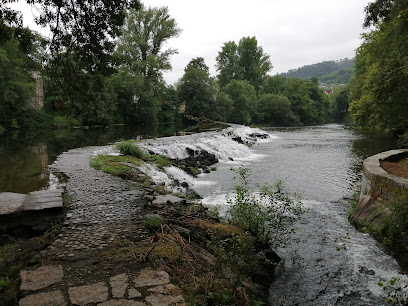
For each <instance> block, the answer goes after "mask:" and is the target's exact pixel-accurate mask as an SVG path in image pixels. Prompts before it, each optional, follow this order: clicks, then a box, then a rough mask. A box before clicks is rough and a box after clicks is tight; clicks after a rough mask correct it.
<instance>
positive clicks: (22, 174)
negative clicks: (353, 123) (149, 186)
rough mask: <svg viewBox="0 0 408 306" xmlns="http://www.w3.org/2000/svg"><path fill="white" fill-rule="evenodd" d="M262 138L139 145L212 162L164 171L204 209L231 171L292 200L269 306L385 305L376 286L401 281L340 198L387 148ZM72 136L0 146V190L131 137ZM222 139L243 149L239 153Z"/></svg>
mask: <svg viewBox="0 0 408 306" xmlns="http://www.w3.org/2000/svg"><path fill="white" fill-rule="evenodd" d="M264 131H266V132H267V133H268V134H269V135H270V138H269V139H255V138H254V135H251V134H254V133H263V131H261V130H256V129H250V128H246V127H232V128H229V129H227V130H224V131H222V132H219V131H218V132H206V133H200V134H195V135H190V136H184V137H167V138H161V139H156V140H146V141H144V142H143V146H144V147H145V148H146V149H149V150H152V151H154V152H156V153H159V154H166V155H168V156H170V157H172V158H185V157H187V156H188V154H187V152H186V150H185V149H186V148H187V147H189V148H191V149H194V150H206V151H208V152H210V153H213V154H215V155H216V156H217V158H218V159H219V163H217V164H216V165H215V167H216V170H215V169H213V171H212V172H211V173H209V174H201V175H200V176H199V178H197V179H193V178H192V177H190V176H188V175H186V174H185V173H184V172H182V171H181V170H180V169H178V168H175V167H169V168H167V169H166V170H167V173H168V174H169V176H171V177H172V178H176V179H177V180H179V181H180V182H186V183H188V185H189V186H190V187H192V188H194V189H195V190H196V191H197V192H198V193H199V194H200V195H201V196H202V197H203V200H202V201H203V203H204V204H206V205H208V206H211V207H214V206H217V205H219V208H220V211H221V213H225V212H226V211H227V208H228V207H227V205H226V195H227V194H228V193H231V192H233V188H234V181H233V179H232V178H233V177H234V172H233V171H231V170H230V169H231V167H235V168H237V167H239V166H244V167H247V168H249V169H250V170H251V173H252V176H251V180H252V183H253V186H255V185H256V184H261V185H262V184H264V183H268V184H273V183H274V182H275V181H276V180H277V179H281V180H283V181H284V182H285V185H286V187H287V188H288V189H289V190H290V191H291V192H296V193H298V194H299V195H300V196H301V197H302V199H303V205H304V206H305V208H307V212H306V213H305V214H304V215H302V218H301V220H300V221H299V223H298V224H297V225H296V227H297V228H298V231H297V233H296V237H295V238H296V240H297V241H298V242H297V243H292V244H291V246H290V247H287V248H282V249H278V250H277V252H278V254H279V255H280V256H281V257H282V258H283V259H284V264H283V265H282V266H281V267H279V269H278V276H277V279H276V280H275V282H274V283H273V284H272V285H271V288H270V304H271V305H385V304H386V302H385V300H386V294H385V293H384V291H383V290H382V289H381V288H380V287H379V286H378V285H377V284H378V283H379V282H384V283H385V282H387V281H388V280H390V279H391V277H396V276H398V277H400V278H401V279H402V281H406V278H405V276H401V275H398V271H399V267H398V265H397V263H396V262H395V260H394V259H393V258H392V257H390V256H388V255H387V254H385V253H384V252H383V250H382V249H381V248H380V247H379V246H377V244H376V242H375V241H374V240H373V239H372V238H371V237H370V236H368V235H367V234H364V233H361V232H358V231H356V230H355V229H354V228H353V227H352V226H351V225H350V224H349V223H348V220H347V217H348V211H349V204H348V202H347V201H346V200H345V198H350V197H352V196H353V194H354V193H355V192H356V191H357V190H358V185H359V184H360V180H361V164H362V161H363V159H364V158H366V157H368V156H370V155H374V154H376V153H378V152H382V151H386V150H389V149H393V148H395V143H393V142H392V141H391V140H389V139H387V138H381V137H376V136H373V135H363V134H359V133H356V132H353V131H350V130H346V129H344V128H343V126H341V125H325V126H318V127H303V128H282V129H264ZM76 133H79V132H76ZM80 133H81V135H79V137H76V136H75V135H73V134H74V133H72V131H71V132H70V133H69V134H68V135H65V136H59V137H58V134H57V135H53V136H52V137H50V139H51V140H47V141H40V142H38V141H37V142H34V141H33V138H29V137H28V139H26V140H24V141H22V140H13V139H9V138H7V139H6V141H4V138H3V139H0V191H14V192H28V191H32V190H35V189H38V188H42V187H44V184H45V185H46V183H45V181H47V180H48V172H47V170H46V165H47V164H49V163H51V162H52V161H53V160H54V159H55V158H56V156H57V155H58V154H60V153H61V152H63V151H65V150H67V149H70V148H74V147H78V146H84V145H98V144H100V145H102V144H107V143H109V142H113V141H117V140H119V139H120V138H122V139H125V138H130V137H135V135H139V134H140V133H137V132H133V133H123V131H122V132H114V131H113V130H112V131H103V132H102V131H100V132H92V131H90V132H89V133H88V134H87V133H86V132H83V131H82V132H80ZM163 134H164V135H166V133H162V134H160V135H163ZM172 134H173V132H169V133H167V135H172ZM150 135H151V133H150ZM232 137H235V138H237V137H240V138H241V139H243V140H247V141H249V142H250V143H253V145H252V146H251V147H248V146H245V145H243V144H240V143H238V142H236V141H233V140H232ZM81 140H82V141H81ZM108 151H109V149H108ZM100 153H102V151H101V152H100ZM145 170H146V171H148V172H149V174H150V175H151V176H152V178H153V179H156V180H158V181H164V182H165V183H167V184H169V185H170V184H171V182H170V180H169V179H168V177H167V176H166V175H164V174H163V172H159V171H155V170H154V169H152V168H151V167H149V166H146V168H145ZM39 181H40V182H39ZM33 182H34V183H33ZM38 186H40V187H38ZM41 186H42V187H41ZM177 188H181V187H177ZM177 188H176V189H177ZM175 191H177V190H175Z"/></svg>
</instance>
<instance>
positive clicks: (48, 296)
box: [19, 290, 67, 306]
mask: <svg viewBox="0 0 408 306" xmlns="http://www.w3.org/2000/svg"><path fill="white" fill-rule="evenodd" d="M38 305H41V306H65V305H67V302H66V301H65V299H64V296H63V295H62V293H61V291H59V290H57V291H50V292H41V293H36V294H31V295H27V296H26V297H24V298H22V299H21V300H20V302H19V306H38Z"/></svg>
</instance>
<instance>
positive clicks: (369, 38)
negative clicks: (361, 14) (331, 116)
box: [350, 0, 408, 133]
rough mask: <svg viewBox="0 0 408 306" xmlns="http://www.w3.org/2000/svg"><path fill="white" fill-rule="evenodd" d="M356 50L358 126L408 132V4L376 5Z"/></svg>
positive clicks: (399, 1)
mask: <svg viewBox="0 0 408 306" xmlns="http://www.w3.org/2000/svg"><path fill="white" fill-rule="evenodd" d="M365 25H366V26H375V28H374V29H373V30H372V31H371V32H369V33H367V34H363V39H364V41H363V43H362V45H361V46H360V47H359V48H358V50H357V55H356V72H355V75H356V77H355V80H354V81H353V83H352V85H351V99H352V102H351V104H350V111H351V114H352V116H353V119H354V121H355V122H356V123H357V125H359V126H361V127H365V128H368V129H372V130H376V129H379V130H381V131H387V132H392V133H402V132H404V131H407V132H408V100H407V97H408V88H407V86H406V84H407V83H408V2H407V1H405V0H394V1H391V0H388V1H382V0H381V1H380V0H377V1H374V2H373V3H371V4H369V5H368V6H367V7H366V21H365Z"/></svg>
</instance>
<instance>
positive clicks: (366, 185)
mask: <svg viewBox="0 0 408 306" xmlns="http://www.w3.org/2000/svg"><path fill="white" fill-rule="evenodd" d="M406 156H408V150H391V151H387V152H383V153H379V154H377V155H374V156H371V157H369V158H367V159H366V160H364V162H363V178H362V186H361V193H360V198H359V201H358V204H357V206H356V208H355V210H354V211H353V213H352V214H351V216H350V222H351V223H352V224H353V225H355V226H356V227H357V228H360V229H361V228H363V229H364V230H366V231H368V232H369V233H370V234H372V235H373V236H374V237H375V238H376V239H378V240H379V241H381V242H382V243H383V244H385V246H386V247H387V248H388V249H389V250H390V251H391V252H392V253H394V255H395V256H396V259H397V260H398V261H399V263H400V264H401V266H402V267H408V256H406V255H404V254H401V249H400V248H401V245H403V246H404V248H405V246H406V245H407V244H406V239H407V238H408V235H407V233H405V232H404V233H398V235H397V236H398V237H397V236H395V234H391V233H393V232H391V231H389V230H388V229H389V228H390V220H394V219H395V206H393V205H395V203H396V202H398V201H400V202H401V199H402V198H403V197H406V196H407V195H408V179H405V178H402V177H399V176H396V175H392V174H389V173H388V172H386V171H385V170H384V169H383V168H382V167H381V161H396V160H399V159H401V158H404V157H406ZM404 205H405V204H404ZM406 205H408V203H407V204H406ZM389 235H392V236H389ZM390 238H391V240H392V242H391V243H388V245H387V243H386V242H387V241H390ZM404 253H406V252H404Z"/></svg>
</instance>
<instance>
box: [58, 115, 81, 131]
mask: <svg viewBox="0 0 408 306" xmlns="http://www.w3.org/2000/svg"><path fill="white" fill-rule="evenodd" d="M52 125H53V126H54V127H56V128H69V127H75V126H78V125H79V122H78V121H77V120H75V119H73V118H69V117H67V116H55V117H54V118H53V121H52Z"/></svg>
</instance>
